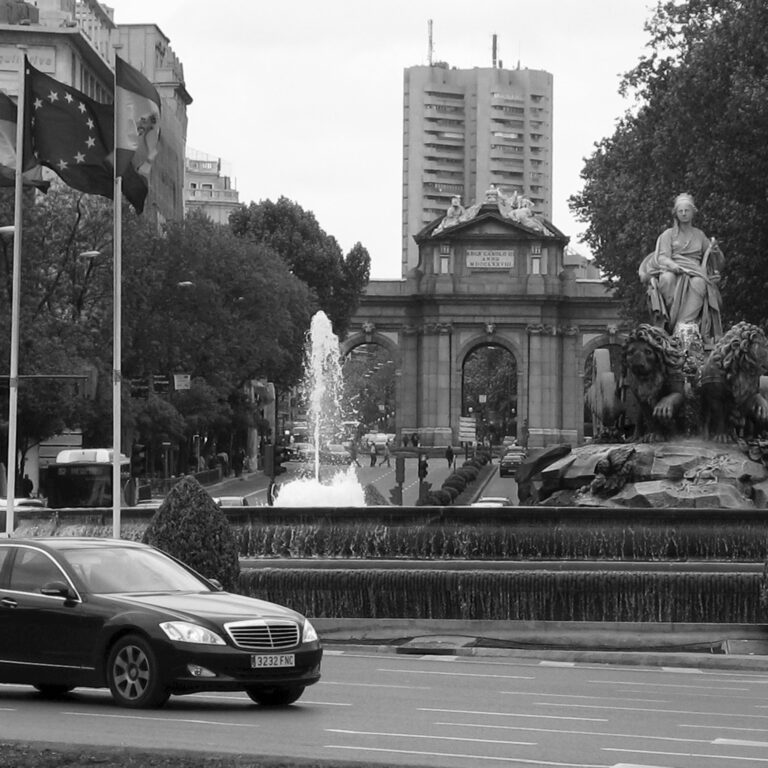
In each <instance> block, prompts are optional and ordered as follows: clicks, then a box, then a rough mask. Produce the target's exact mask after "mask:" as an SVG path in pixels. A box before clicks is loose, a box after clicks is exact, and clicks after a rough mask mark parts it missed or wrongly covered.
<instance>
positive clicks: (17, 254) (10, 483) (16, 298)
mask: <svg viewBox="0 0 768 768" xmlns="http://www.w3.org/2000/svg"><path fill="white" fill-rule="evenodd" d="M15 233H16V227H15V226H4V227H0V236H2V238H3V240H4V241H5V240H6V239H8V240H12V239H13V238H14V235H15ZM12 286H13V287H12V289H11V361H10V369H9V376H8V467H7V469H6V474H7V483H6V488H7V489H6V493H5V497H6V509H5V532H6V535H7V536H12V535H13V528H14V520H13V513H14V509H13V502H14V497H15V496H16V424H17V421H16V419H17V410H18V401H19V314H20V306H21V296H20V294H21V249H20V247H19V243H16V242H14V244H13V281H12Z"/></svg>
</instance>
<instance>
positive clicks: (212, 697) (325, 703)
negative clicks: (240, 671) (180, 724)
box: [187, 693, 352, 707]
mask: <svg viewBox="0 0 768 768" xmlns="http://www.w3.org/2000/svg"><path fill="white" fill-rule="evenodd" d="M187 698H195V699H206V700H207V701H239V702H240V703H241V704H253V706H256V705H255V704H254V703H253V702H252V701H251V700H250V699H249V698H248V697H247V696H245V695H243V696H224V695H221V696H216V695H214V694H210V693H191V694H189V696H187ZM301 704H317V705H319V706H324V707H351V706H352V704H351V703H349V704H344V703H340V702H338V701H313V700H311V699H304V698H302V700H301Z"/></svg>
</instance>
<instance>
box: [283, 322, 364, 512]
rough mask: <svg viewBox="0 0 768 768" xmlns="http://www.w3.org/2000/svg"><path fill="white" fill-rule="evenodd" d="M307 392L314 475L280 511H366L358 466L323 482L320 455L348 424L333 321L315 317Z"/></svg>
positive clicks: (295, 486) (298, 484)
mask: <svg viewBox="0 0 768 768" xmlns="http://www.w3.org/2000/svg"><path fill="white" fill-rule="evenodd" d="M303 384H304V392H305V393H306V400H307V421H308V423H309V433H310V435H311V437H312V444H313V446H314V456H313V461H312V465H313V470H314V471H313V473H312V475H311V476H310V477H302V478H298V479H297V480H293V481H291V482H289V483H285V484H284V485H282V486H281V487H280V490H279V491H278V493H277V497H276V499H275V506H278V507H308V506H312V507H364V506H365V495H364V493H363V488H362V487H361V486H360V483H359V482H358V481H357V475H356V474H355V469H354V467H353V466H350V467H348V468H347V469H346V470H336V471H335V472H334V473H333V474H332V475H329V476H328V478H325V479H322V480H321V477H320V449H321V447H322V446H323V445H325V444H326V443H330V442H334V438H335V437H336V435H337V434H338V429H339V425H340V424H341V422H342V421H343V409H342V390H343V388H342V384H343V377H342V372H341V360H340V356H339V339H338V337H337V336H336V334H334V332H333V329H332V327H331V321H330V320H329V319H328V316H327V315H326V314H325V313H324V312H322V311H320V312H317V313H316V314H315V315H314V316H313V317H312V322H311V323H310V327H309V332H308V334H307V346H306V351H305V358H304V382H303Z"/></svg>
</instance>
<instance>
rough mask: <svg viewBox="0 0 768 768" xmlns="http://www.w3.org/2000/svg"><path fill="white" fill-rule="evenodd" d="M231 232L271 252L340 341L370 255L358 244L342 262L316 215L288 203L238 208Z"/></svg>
mask: <svg viewBox="0 0 768 768" xmlns="http://www.w3.org/2000/svg"><path fill="white" fill-rule="evenodd" d="M229 223H230V226H231V227H232V231H233V232H234V233H235V234H236V235H238V236H240V237H243V238H246V239H251V240H253V241H255V242H258V243H261V244H262V245H264V246H265V247H268V248H270V249H271V250H272V251H274V252H275V253H276V254H278V255H279V256H280V258H281V259H282V260H283V261H284V262H285V264H286V265H287V267H288V269H290V271H291V272H292V273H293V274H294V275H296V277H298V278H299V279H300V280H303V281H304V282H305V283H306V284H307V285H308V286H309V287H310V288H311V289H312V291H313V292H314V294H315V296H316V297H317V302H318V307H319V309H322V310H323V311H324V312H325V314H326V315H328V317H329V318H330V320H331V323H332V324H333V331H334V333H335V334H336V335H337V336H338V337H339V338H344V336H346V334H347V330H348V328H349V321H350V319H351V317H352V315H353V314H354V312H355V310H356V309H357V307H358V305H359V303H360V298H361V296H362V294H363V291H364V289H365V286H366V285H367V284H368V278H369V276H370V270H371V259H370V256H369V254H368V251H367V250H366V249H365V248H364V247H363V246H362V245H361V244H360V243H356V244H355V246H354V247H353V248H352V250H351V251H350V252H349V253H348V254H347V256H346V257H344V256H342V251H341V248H340V247H339V244H338V242H337V241H336V239H335V238H334V237H332V236H331V235H328V234H326V233H325V231H324V230H323V229H322V228H321V227H320V225H319V224H318V222H317V219H316V218H315V216H314V214H313V213H311V212H310V211H305V210H304V209H303V208H302V207H301V206H300V205H298V204H297V203H294V202H292V201H291V200H289V199H288V198H286V197H280V198H279V199H278V201H277V202H276V203H274V202H272V201H271V200H263V201H261V202H260V203H251V204H250V205H249V206H247V207H246V206H242V207H241V208H240V209H239V210H237V211H235V212H234V213H233V214H232V215H231V216H230V218H229Z"/></svg>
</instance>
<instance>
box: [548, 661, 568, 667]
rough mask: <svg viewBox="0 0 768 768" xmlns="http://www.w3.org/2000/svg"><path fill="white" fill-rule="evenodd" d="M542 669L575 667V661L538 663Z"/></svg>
mask: <svg viewBox="0 0 768 768" xmlns="http://www.w3.org/2000/svg"><path fill="white" fill-rule="evenodd" d="M539 664H540V665H541V666H542V667H575V666H576V662H575V661H540V662H539Z"/></svg>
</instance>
